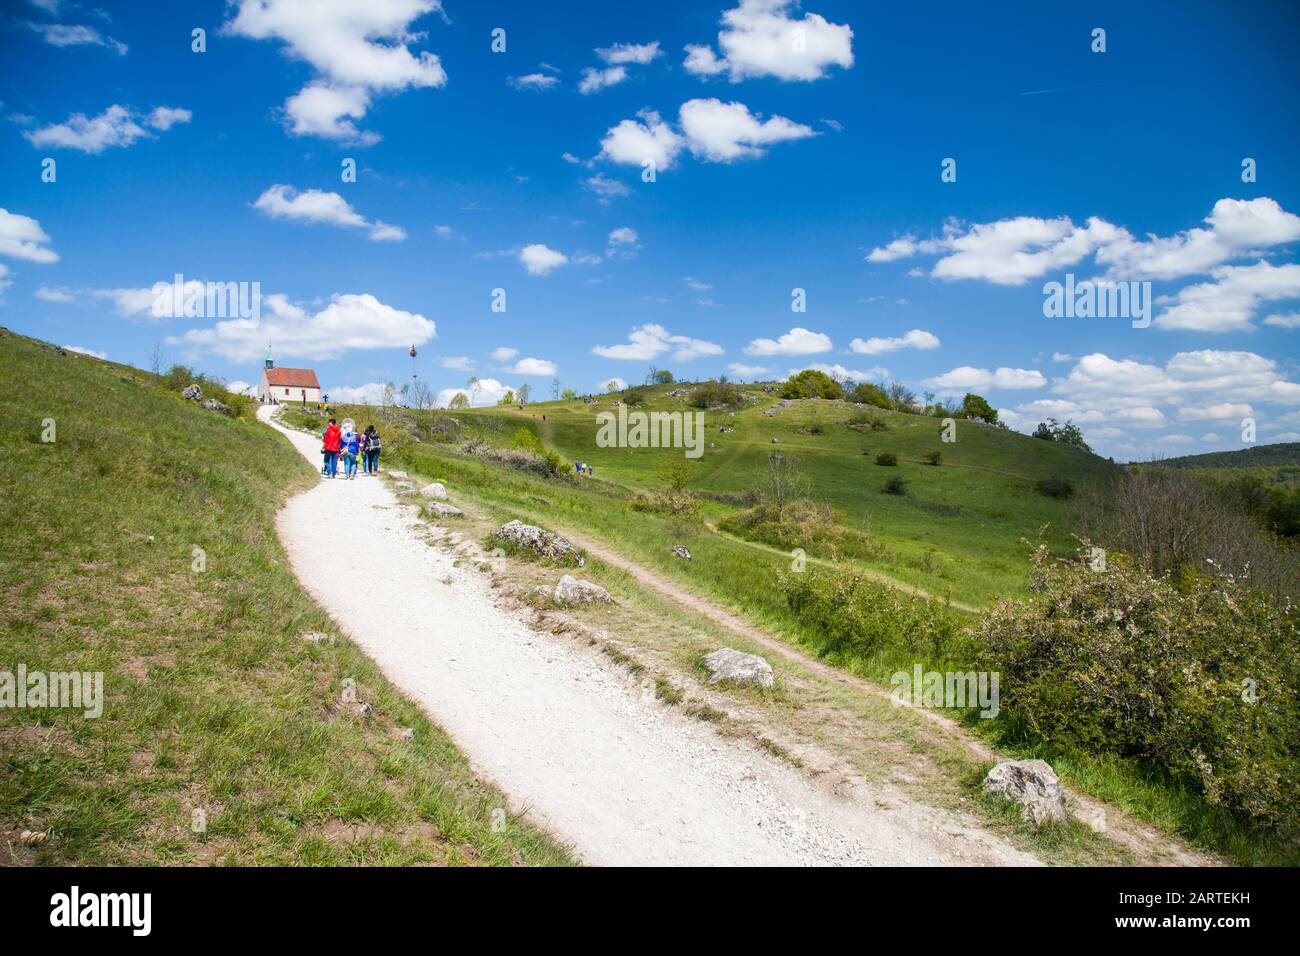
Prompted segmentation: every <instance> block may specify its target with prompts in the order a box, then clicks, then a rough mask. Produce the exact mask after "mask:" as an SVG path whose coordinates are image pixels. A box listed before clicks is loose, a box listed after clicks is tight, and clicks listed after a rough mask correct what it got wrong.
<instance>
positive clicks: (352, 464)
mask: <svg viewBox="0 0 1300 956" xmlns="http://www.w3.org/2000/svg"><path fill="white" fill-rule="evenodd" d="M339 447H340V450H341V451H342V452H343V477H344V478H345V479H347V480H349V481H351V480H352V479H354V478H356V477H357V451H358V449H359V448H360V447H361V436H360V435H358V434H357V433H356V431H354V430H353V429H352V428H349V429H348V430H347V431H346V432H344V433H343V437H342V438H341V439H340V442H339Z"/></svg>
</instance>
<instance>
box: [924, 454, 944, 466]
mask: <svg viewBox="0 0 1300 956" xmlns="http://www.w3.org/2000/svg"><path fill="white" fill-rule="evenodd" d="M925 461H926V464H928V465H934V466H935V467H938V466H939V465H940V464H942V463H943V453H942V452H938V451H927V452H926V453H925Z"/></svg>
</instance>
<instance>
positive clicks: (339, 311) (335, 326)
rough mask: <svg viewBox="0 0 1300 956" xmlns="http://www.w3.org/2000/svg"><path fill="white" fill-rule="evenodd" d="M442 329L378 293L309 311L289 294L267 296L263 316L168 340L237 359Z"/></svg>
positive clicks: (401, 339)
mask: <svg viewBox="0 0 1300 956" xmlns="http://www.w3.org/2000/svg"><path fill="white" fill-rule="evenodd" d="M435 334H436V327H435V325H434V323H433V321H432V320H431V319H426V318H425V317H424V316H422V315H420V314H418V313H414V312H406V311H403V310H401V309H396V308H394V307H392V306H390V305H386V304H385V303H383V302H380V301H379V300H378V299H376V298H375V297H374V296H373V295H370V294H368V293H362V294H336V295H333V296H331V297H330V301H329V304H327V305H326V306H325V307H324V308H322V309H320V310H319V311H317V312H310V313H309V312H308V311H307V310H306V309H303V308H302V307H301V306H298V305H296V304H293V303H290V302H289V301H288V300H287V299H285V298H284V297H283V296H279V297H275V296H263V299H262V319H261V321H260V322H258V321H257V320H256V319H225V320H222V321H220V322H217V323H216V324H215V325H213V326H211V327H209V328H203V329H191V330H189V331H188V332H186V333H185V334H184V335H179V336H170V337H168V338H167V340H166V342H167V344H168V345H176V346H182V347H186V348H188V349H191V350H192V351H194V352H196V353H202V352H211V353H214V354H216V355H220V356H222V357H223V358H227V359H230V360H231V361H235V362H249V361H254V360H256V359H257V358H258V357H259V356H261V355H262V354H263V353H264V352H265V350H266V343H267V342H268V341H271V342H274V343H275V350H276V354H277V355H281V356H285V357H294V358H304V359H314V360H318V361H320V360H328V359H337V358H341V357H342V356H343V355H345V354H347V353H348V352H351V351H356V350H367V349H385V348H391V349H405V348H406V347H407V346H409V345H411V344H415V345H423V344H424V343H425V342H427V341H429V340H430V339H431V338H433V337H434V335H435Z"/></svg>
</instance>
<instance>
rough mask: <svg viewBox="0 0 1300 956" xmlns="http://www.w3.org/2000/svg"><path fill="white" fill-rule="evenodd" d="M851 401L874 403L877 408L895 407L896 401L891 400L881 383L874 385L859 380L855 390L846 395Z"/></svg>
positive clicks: (866, 403)
mask: <svg viewBox="0 0 1300 956" xmlns="http://www.w3.org/2000/svg"><path fill="white" fill-rule="evenodd" d="M846 397H847V398H848V400H849V401H850V402H856V403H857V404H859V405H874V406H876V408H889V409H892V408H893V407H894V403H893V402H892V401H890V400H889V395H888V394H887V393H886V392H885V390H884V389H883V388H881V387H880V386H879V385H872V384H871V383H870V382H859V383H858V384H857V385H854V386H853V390H852V391H850V392H849V394H848V395H847V396H846Z"/></svg>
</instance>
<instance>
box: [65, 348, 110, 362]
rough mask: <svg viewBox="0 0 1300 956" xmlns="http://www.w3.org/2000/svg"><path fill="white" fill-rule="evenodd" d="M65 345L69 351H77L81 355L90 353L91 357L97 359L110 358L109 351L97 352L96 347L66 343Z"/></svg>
mask: <svg viewBox="0 0 1300 956" xmlns="http://www.w3.org/2000/svg"><path fill="white" fill-rule="evenodd" d="M63 347H64V348H65V349H67V350H68V351H69V352H77V353H79V354H81V355H89V356H90V357H91V358H97V359H107V358H108V353H107V352H96V351H95V350H94V349H88V348H85V347H84V346H81V345H65V346H63Z"/></svg>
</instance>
